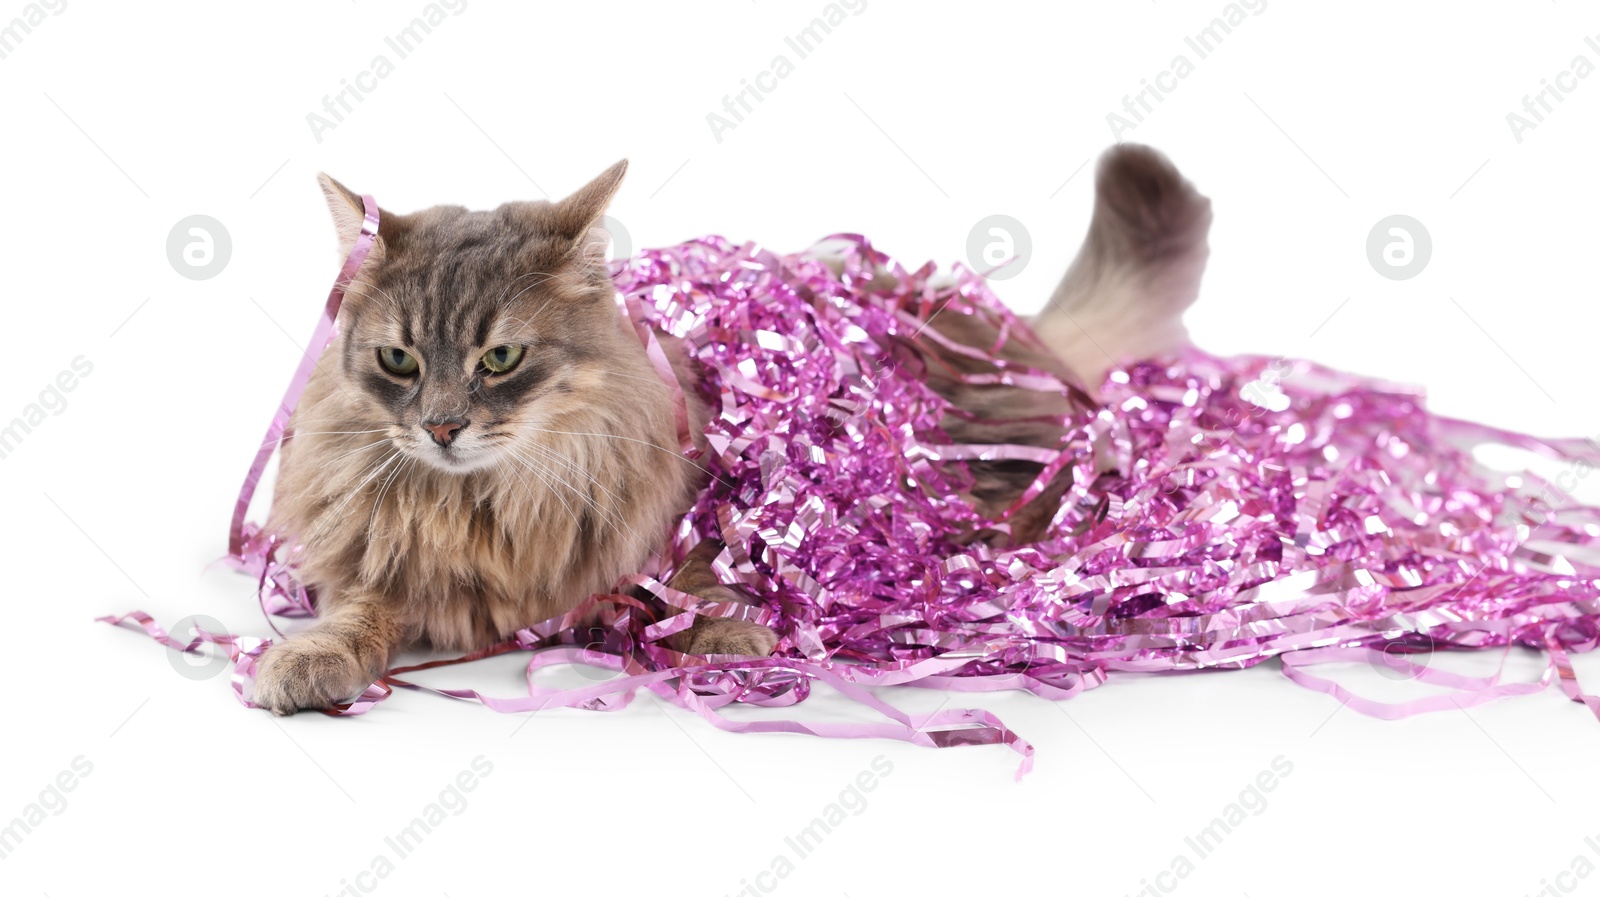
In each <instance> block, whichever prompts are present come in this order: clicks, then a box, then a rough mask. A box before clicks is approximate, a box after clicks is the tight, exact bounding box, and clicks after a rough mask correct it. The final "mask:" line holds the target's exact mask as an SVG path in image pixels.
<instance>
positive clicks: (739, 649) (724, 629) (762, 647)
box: [687, 619, 778, 657]
mask: <svg viewBox="0 0 1600 897" xmlns="http://www.w3.org/2000/svg"><path fill="white" fill-rule="evenodd" d="M777 644H778V634H777V633H776V632H773V631H772V630H771V629H768V628H767V627H765V626H762V625H761V624H760V623H749V622H746V621H744V620H727V619H709V620H703V621H701V622H700V623H697V624H696V625H695V627H694V640H693V641H691V642H690V643H689V650H688V652H687V653H689V654H739V655H743V656H746V657H766V656H767V655H768V654H771V653H772V649H773V648H775V647H777Z"/></svg>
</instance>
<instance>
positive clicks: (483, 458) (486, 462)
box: [409, 441, 495, 474]
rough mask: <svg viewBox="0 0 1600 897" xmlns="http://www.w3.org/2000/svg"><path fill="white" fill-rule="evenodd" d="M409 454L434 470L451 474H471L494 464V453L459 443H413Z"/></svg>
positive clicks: (479, 447)
mask: <svg viewBox="0 0 1600 897" xmlns="http://www.w3.org/2000/svg"><path fill="white" fill-rule="evenodd" d="M409 454H410V455H411V456H412V457H413V458H416V459H417V460H419V461H421V462H422V463H424V464H426V465H428V466H429V467H432V468H433V469H435V470H439V471H443V472H445V473H451V474H465V473H471V472H472V471H474V470H481V469H482V468H485V467H488V466H490V465H492V464H493V463H494V460H495V459H494V452H493V451H491V450H490V449H487V448H484V447H482V446H476V445H463V444H462V443H461V442H460V441H457V442H453V443H451V444H450V445H433V444H430V443H426V442H420V441H419V442H415V443H413V444H412V445H411V449H410V452H409Z"/></svg>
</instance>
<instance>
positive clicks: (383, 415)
mask: <svg viewBox="0 0 1600 897" xmlns="http://www.w3.org/2000/svg"><path fill="white" fill-rule="evenodd" d="M626 170H627V162H626V160H624V161H622V162H618V163H617V164H616V165H613V166H612V167H611V168H609V169H607V170H606V171H605V172H603V173H602V174H600V175H599V176H598V177H596V178H595V179H594V180H593V181H591V182H589V183H588V184H586V185H585V186H584V187H582V188H581V189H579V190H578V191H577V192H575V193H574V194H572V195H571V196H569V197H567V198H566V199H563V200H561V201H560V202H546V201H537V202H512V203H507V204H505V205H502V206H500V207H499V208H497V209H495V210H493V211H481V212H474V211H468V210H467V209H465V208H462V207H460V206H439V207H435V208H431V209H426V210H424V211H421V212H416V213H413V214H409V215H399V214H395V213H392V212H388V211H383V212H382V213H381V215H380V225H379V229H378V234H377V237H376V240H375V242H374V244H373V247H372V250H371V252H370V253H369V255H368V256H367V259H366V260H365V262H363V264H362V265H361V268H360V269H359V270H358V271H357V273H356V275H355V276H354V278H353V279H352V281H351V283H350V285H349V287H348V289H347V293H346V299H345V304H344V306H343V309H342V310H341V312H340V321H341V329H340V334H339V336H338V338H337V339H336V340H335V341H334V342H333V343H331V344H330V345H329V346H328V348H327V350H326V351H325V352H324V353H323V354H322V355H321V357H320V359H319V361H318V364H317V366H316V369H315V371H314V373H313V374H312V377H311V379H310V381H309V383H308V385H307V388H306V391H305V393H304V396H303V397H302V399H301V402H300V404H299V406H298V407H297V408H296V410H295V412H294V416H293V418H292V419H291V422H290V429H289V432H290V434H291V438H289V439H287V440H286V441H285V443H284V445H283V450H282V456H281V461H280V467H279V474H278V478H277V483H276V486H275V489H274V496H273V503H272V510H271V513H270V516H269V518H268V521H267V529H268V530H269V531H271V532H276V533H282V534H288V535H290V536H292V537H293V538H294V541H295V542H296V543H297V544H298V546H299V548H298V549H297V554H296V555H295V558H296V564H297V568H298V574H299V576H300V577H301V579H302V581H303V582H305V583H306V584H307V585H309V586H311V587H313V588H314V589H315V590H316V593H317V595H318V617H317V619H316V621H315V622H314V623H313V624H312V625H310V626H309V627H308V628H307V629H305V630H303V631H301V632H297V633H294V634H292V635H291V636H289V637H288V638H287V639H285V640H283V641H282V642H280V643H278V644H275V645H273V646H272V647H271V648H269V649H268V650H267V651H266V652H265V653H264V654H263V655H262V657H261V661H260V665H259V668H258V670H257V674H256V679H255V685H254V694H253V700H254V702H255V703H256V704H257V705H259V706H262V707H265V708H267V709H268V710H270V711H272V712H273V713H276V714H280V715H282V714H289V713H294V712H296V711H298V710H303V709H320V708H327V707H330V706H332V705H334V704H337V703H339V702H342V701H345V700H348V699H350V698H352V697H353V696H355V695H357V694H359V693H360V692H361V691H362V690H363V689H364V688H365V687H366V686H367V685H369V684H370V683H372V682H373V681H375V680H376V679H378V678H379V676H381V675H382V673H383V672H384V670H385V669H386V668H387V667H388V666H389V664H390V662H391V660H392V659H393V658H394V656H395V655H396V654H397V652H399V651H400V650H401V649H403V648H407V647H413V646H415V647H431V648H434V649H441V650H454V651H469V650H474V649H480V648H485V647H488V646H490V645H493V644H495V643H497V642H501V641H504V640H505V639H507V638H508V637H510V636H511V635H512V634H513V633H515V632H516V631H517V630H519V629H521V628H524V627H526V626H529V625H531V624H534V623H537V622H540V621H543V620H546V619H549V618H552V617H555V616H558V615H560V614H563V613H566V612H567V611H569V610H572V609H573V608H574V607H576V606H578V605H579V603H580V602H581V601H582V600H583V599H584V598H586V597H588V596H589V595H590V594H592V593H596V592H606V591H609V590H610V589H612V588H613V587H614V586H615V585H616V583H617V582H618V581H619V580H620V579H621V578H622V577H624V576H625V575H627V574H631V573H636V572H638V571H639V570H640V569H641V567H643V566H644V565H645V563H646V562H647V561H648V560H649V559H650V557H651V556H652V555H653V554H655V553H656V552H657V551H658V550H659V549H661V548H662V547H663V546H664V545H665V544H666V542H667V538H668V535H669V533H670V531H671V529H672V527H673V526H674V525H675V523H676V522H677V521H678V519H679V518H681V517H682V515H683V514H684V513H685V512H686V511H687V509H688V508H689V507H690V505H691V504H692V503H693V502H694V499H695V496H696V495H697V493H698V491H699V490H700V489H701V488H702V487H703V486H704V485H705V484H706V482H707V478H708V476H709V473H708V472H707V471H706V469H705V468H704V467H702V466H701V465H700V463H698V462H696V461H694V460H692V459H691V458H689V457H686V456H685V455H684V453H682V452H681V451H680V450H679V448H678V430H677V424H678V421H677V417H676V409H675V405H674V401H673V396H674V390H673V387H671V386H669V385H668V384H667V383H666V382H665V381H664V380H663V378H662V377H661V375H660V374H659V373H658V372H657V370H656V368H655V367H654V366H653V364H652V362H651V360H650V358H649V357H648V355H647V354H646V351H645V349H644V348H643V346H642V344H641V342H640V340H639V338H638V336H637V335H636V334H635V333H634V332H633V330H632V326H631V324H629V323H627V321H626V320H625V319H624V318H623V316H622V315H621V314H620V313H619V310H618V308H617V305H616V304H615V302H614V293H615V290H614V287H613V284H612V281H611V279H610V277H609V275H608V274H607V268H606V264H607V263H606V248H607V241H606V235H605V233H604V231H603V230H601V229H600V228H599V227H598V225H599V223H600V219H601V217H602V216H603V215H604V214H605V212H606V209H607V207H608V205H609V203H610V202H611V200H612V198H613V196H614V195H615V194H616V192H617V190H618V188H619V187H620V185H621V183H622V180H623V176H624V174H625V172H626ZM319 183H320V185H321V187H322V191H323V193H324V194H325V196H326V198H327V200H328V205H329V208H330V210H331V212H332V216H333V220H334V225H335V229H336V231H337V234H338V239H339V246H340V252H341V257H342V255H343V254H348V253H349V251H350V249H351V247H352V246H353V245H354V243H355V241H356V239H357V236H358V235H359V233H360V229H361V223H362V218H363V206H362V201H361V198H360V196H359V195H358V194H355V193H353V192H352V191H350V190H349V189H347V188H345V187H344V186H343V185H341V184H340V183H338V182H337V181H335V180H333V179H332V178H330V177H328V176H326V175H321V176H319ZM1209 223H1210V204H1209V202H1208V201H1207V200H1206V199H1205V198H1204V197H1202V196H1201V195H1200V194H1198V193H1197V192H1196V191H1195V190H1194V188H1193V187H1192V186H1191V185H1190V184H1189V183H1188V182H1187V181H1186V180H1184V179H1183V177H1182V176H1181V175H1180V174H1179V173H1178V172H1177V170H1176V169H1175V168H1174V167H1173V166H1172V165H1171V163H1170V162H1168V161H1167V160H1166V159H1165V157H1163V156H1161V155H1160V154H1159V153H1157V152H1155V151H1154V150H1151V149H1149V148H1147V147H1142V146H1137V145H1132V144H1121V145H1118V146H1116V147H1113V148H1112V149H1111V150H1109V151H1108V152H1107V153H1106V154H1105V155H1104V156H1103V157H1102V159H1101V161H1100V164H1099V166H1098V171H1097V180H1096V205H1095V211H1094V214H1093V218H1092V221H1091V224H1090V229H1089V232H1088V235H1087V237H1086V238H1085V241H1084V245H1083V248H1082V250H1081V251H1080V253H1079V255H1078V257H1077V259H1076V260H1075V261H1074V263H1073V264H1072V266H1071V267H1070V268H1069V269H1068V271H1067V273H1066V275H1065V277H1064V278H1063V279H1062V281H1061V284H1060V286H1059V287H1058V288H1057V290H1056V291H1055V294H1054V295H1053V296H1052V300H1051V302H1050V303H1049V304H1048V305H1047V306H1046V308H1045V310H1044V311H1042V312H1041V313H1040V314H1039V315H1038V316H1036V317H1035V318H1034V319H1033V320H1032V324H1033V327H1034V329H1035V331H1036V332H1037V334H1038V335H1039V336H1040V337H1041V338H1042V341H1043V343H1044V346H1045V347H1047V348H1037V347H1033V348H1030V347H1028V346H1027V345H1024V344H1022V343H1021V342H1019V341H1016V340H1010V341H1007V342H1006V348H1005V349H1004V350H1003V353H1002V354H1004V355H1005V356H1006V357H1008V358H1010V359H1011V360H1014V361H1019V362H1021V363H1025V364H1028V365H1031V366H1033V367H1036V368H1039V369H1041V370H1045V371H1049V372H1052V373H1055V374H1057V375H1058V376H1059V377H1061V378H1062V379H1063V381H1065V382H1075V383H1078V384H1085V387H1084V390H1083V391H1081V392H1080V391H1077V390H1073V391H1071V392H1069V393H1068V394H1063V395H1060V396H1052V395H1048V394H1043V393H1040V392H1037V391H1033V390H1021V389H1012V388H1006V387H978V386H973V385H970V384H968V383H966V382H964V381H961V380H960V379H958V378H956V377H953V376H950V375H949V374H944V375H941V376H935V377H934V378H933V380H932V381H931V383H930V385H932V386H933V388H934V389H935V390H936V391H938V392H939V393H940V394H941V395H943V396H944V397H946V398H947V399H949V400H950V401H951V402H952V404H953V405H955V406H956V407H957V408H960V409H964V410H966V411H970V412H974V414H972V415H970V416H967V415H962V416H957V415H950V416H947V417H948V420H947V422H946V423H945V424H943V426H944V428H945V429H946V430H947V432H949V434H950V436H951V438H952V439H953V440H955V441H957V442H984V443H1001V442H1009V443H1020V444H1028V445H1038V446H1054V445H1056V444H1057V443H1058V441H1059V438H1060V436H1061V431H1060V428H1059V426H1053V425H1051V424H1050V423H1049V422H1048V418H1049V417H1051V416H1054V417H1057V418H1059V417H1061V416H1062V415H1063V414H1064V413H1066V412H1068V411H1071V410H1072V409H1073V408H1082V407H1084V405H1085V404H1086V403H1091V402H1092V392H1093V389H1092V384H1097V383H1100V382H1102V380H1103V378H1104V375H1105V374H1106V372H1107V371H1108V370H1109V369H1110V368H1111V367H1112V366H1114V365H1116V364H1119V363H1121V362H1124V361H1127V360H1132V359H1139V358H1146V357H1152V356H1154V355H1156V354H1158V353H1161V352H1165V351H1169V350H1171V349H1174V348H1177V347H1179V346H1181V345H1183V344H1184V343H1185V342H1186V340H1187V337H1186V335H1185V333H1184V331H1183V328H1182V324H1181V320H1180V319H1181V315H1182V313H1183V311H1184V309H1185V308H1187V307H1188V305H1189V304H1190V303H1192V302H1193V301H1194V298H1195V295H1196V292H1197V289H1198V282H1199V277H1200V273H1201V271H1202V270H1203V268H1204V264H1205V256H1206V246H1205V238H1206V232H1207V229H1208V228H1209ZM822 260H823V261H825V262H827V261H830V259H828V258H827V257H826V255H825V253H824V254H823V255H822ZM929 326H930V327H931V328H932V329H933V330H935V331H938V332H939V333H940V334H942V335H943V336H945V337H946V338H948V339H949V340H952V341H954V342H956V343H959V344H961V345H966V346H976V347H984V348H989V347H991V346H993V344H994V343H995V337H996V335H997V334H996V332H995V331H994V329H993V328H992V326H991V325H989V324H987V323H985V322H983V321H981V320H979V319H978V318H977V317H976V316H971V315H962V314H950V315H944V316H940V315H937V314H935V315H934V316H933V317H932V318H931V319H930V322H929ZM657 338H658V340H659V341H660V344H661V345H662V348H663V349H664V350H665V353H666V355H667V358H668V360H669V361H670V363H671V365H672V368H673V371H674V373H675V374H676V375H677V378H678V381H679V383H681V384H682V385H683V390H682V391H683V395H684V397H685V399H686V403H687V412H688V418H689V420H688V423H689V432H690V435H691V437H692V438H693V439H694V444H695V447H696V448H698V449H700V450H701V451H702V453H704V451H705V449H706V448H707V446H706V442H705V437H704V435H703V434H702V430H703V428H704V426H705V423H706V420H707V416H708V414H709V413H710V412H709V410H708V406H707V405H706V402H705V400H704V398H703V396H702V394H701V391H700V390H699V389H698V388H697V384H699V383H700V382H701V381H702V376H703V375H702V372H701V371H699V370H698V369H697V367H696V365H695V364H693V363H691V361H690V360H689V359H688V357H687V354H686V353H685V352H684V350H683V347H682V345H681V344H680V343H679V342H678V341H677V340H676V339H674V338H673V337H671V336H670V335H668V334H665V333H658V334H657ZM918 349H919V351H925V352H929V353H931V354H935V355H939V356H940V357H941V358H942V359H943V360H944V361H945V363H946V364H945V365H943V366H940V367H941V368H942V369H945V370H948V371H954V372H960V371H963V370H966V369H968V368H969V367H970V366H971V365H972V364H975V363H977V362H975V360H974V359H971V358H968V357H967V356H965V355H962V354H961V353H959V352H957V351H954V350H952V349H950V348H948V347H945V346H942V345H939V344H937V343H936V342H935V341H931V340H929V341H924V342H919V343H918ZM932 369H933V368H932V366H930V370H932ZM1041 421H1043V422H1041ZM969 467H971V468H972V472H973V474H974V476H975V486H974V488H973V495H972V497H973V499H974V501H975V502H976V504H977V505H978V507H980V508H981V509H984V510H985V511H986V512H994V513H997V512H998V511H999V510H1001V509H1003V508H1005V507H1007V506H1009V505H1010V504H1011V503H1012V502H1013V501H1015V500H1016V499H1017V498H1018V497H1019V495H1020V494H1021V493H1022V490H1023V489H1024V488H1026V486H1027V485H1028V484H1029V483H1031V482H1033V480H1034V479H1035V478H1036V477H1037V475H1038V472H1039V470H1040V466H1039V465H1037V464H1029V463H1024V462H1001V461H995V462H984V461H973V462H969ZM1058 480H1059V482H1056V483H1052V485H1051V488H1049V489H1047V490H1045V492H1044V493H1043V494H1042V495H1040V496H1038V497H1037V498H1036V499H1035V500H1033V501H1032V502H1030V504H1029V505H1028V506H1027V507H1026V508H1025V509H1024V512H1023V513H1021V514H1019V515H1018V516H1017V518H1016V519H1015V520H1014V523H1013V526H1012V527H1011V528H1010V529H1009V530H1008V531H1007V532H1004V533H1001V532H998V531H996V532H984V533H974V534H973V538H974V539H989V540H995V539H1003V540H1009V541H1011V542H1013V543H1015V542H1019V541H1026V540H1027V539H1029V538H1036V537H1037V535H1038V533H1039V532H1041V530H1042V527H1044V526H1045V525H1046V524H1047V523H1048V521H1049V519H1050V517H1051V515H1052V513H1053V511H1054V502H1056V501H1058V500H1059V498H1060V495H1061V493H1062V491H1063V490H1064V489H1065V487H1066V486H1067V485H1069V483H1068V482H1067V481H1066V480H1065V479H1064V478H1059V477H1058ZM719 550H720V546H719V545H717V543H715V542H711V541H707V542H703V543H701V545H700V546H699V547H698V548H697V549H696V550H695V551H694V552H693V553H691V554H690V556H689V557H688V558H686V559H685V561H684V562H683V563H682V564H681V565H680V566H679V568H678V570H677V572H676V574H675V576H674V577H673V578H672V580H671V581H670V582H669V585H671V586H672V587H673V588H676V589H679V590H680V591H683V592H687V593H689V594H691V595H694V596H696V597H699V598H705V599H711V600H719V601H739V602H748V601H750V600H751V599H750V598H749V596H747V595H745V594H744V593H743V592H741V591H739V590H738V589H736V588H733V587H730V586H728V585H725V584H723V583H722V582H720V581H719V580H718V578H717V576H716V574H715V572H714V571H713V569H712V566H711V561H712V560H713V559H714V558H715V556H716V554H717V553H718V551H719ZM663 610H664V612H671V610H672V609H670V608H666V609H663ZM777 642H778V636H777V634H776V633H775V632H773V631H772V630H770V629H768V628H766V627H764V626H761V625H758V624H755V623H751V622H746V621H742V620H737V619H718V618H697V619H696V621H695V622H694V623H693V624H692V625H691V626H689V627H687V628H686V629H684V630H683V631H681V632H679V633H677V634H675V635H674V636H672V637H671V638H670V640H669V642H668V644H669V645H670V646H671V647H673V648H674V649H676V650H679V651H683V652H686V653H690V654H733V655H745V656H763V655H766V654H768V653H770V652H771V651H772V650H773V648H774V647H775V646H776V644H777Z"/></svg>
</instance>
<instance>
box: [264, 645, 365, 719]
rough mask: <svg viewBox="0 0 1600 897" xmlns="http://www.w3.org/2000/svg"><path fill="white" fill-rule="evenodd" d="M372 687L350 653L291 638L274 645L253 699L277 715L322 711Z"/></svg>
mask: <svg viewBox="0 0 1600 897" xmlns="http://www.w3.org/2000/svg"><path fill="white" fill-rule="evenodd" d="M370 684H372V683H371V682H370V681H369V679H368V676H367V674H366V671H364V670H363V669H362V668H361V665H360V664H359V663H357V662H356V659H355V658H354V657H352V656H351V655H350V654H349V653H348V652H345V651H340V650H337V649H334V648H330V647H328V646H327V645H324V644H317V643H315V642H307V641H297V640H296V639H290V640H288V641H286V642H283V643H282V644H278V645H273V646H272V647H271V648H268V649H267V651H266V653H265V654H263V655H262V656H261V664H260V666H259V667H257V668H256V681H255V693H254V695H253V696H252V700H253V701H254V702H255V703H256V704H257V705H258V706H261V707H265V708H266V709H268V710H271V711H272V712H273V713H274V714H276V715H277V716H288V715H289V714H291V713H294V712H295V711H297V710H321V709H324V708H327V707H332V706H333V705H335V704H338V703H340V702H343V701H346V700H349V699H351V698H354V697H355V696H356V695H358V694H360V693H361V691H362V690H363V689H365V688H366V687H367V686H368V685H370Z"/></svg>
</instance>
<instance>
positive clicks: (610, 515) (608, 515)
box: [511, 443, 654, 548]
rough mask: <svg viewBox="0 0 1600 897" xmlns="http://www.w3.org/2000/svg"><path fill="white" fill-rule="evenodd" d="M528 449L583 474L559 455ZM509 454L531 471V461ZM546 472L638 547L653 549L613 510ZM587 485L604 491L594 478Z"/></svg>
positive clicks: (559, 477) (562, 479)
mask: <svg viewBox="0 0 1600 897" xmlns="http://www.w3.org/2000/svg"><path fill="white" fill-rule="evenodd" d="M529 447H531V448H536V449H539V450H540V451H541V452H543V453H544V455H545V457H549V458H553V459H554V460H556V461H560V462H563V463H566V464H567V465H568V468H569V469H571V470H572V471H574V472H575V473H578V474H584V473H585V472H584V471H582V470H580V469H579V468H578V467H577V465H576V464H573V463H572V462H571V461H570V460H568V459H566V458H562V457H561V456H559V455H557V454H555V453H553V452H549V451H548V450H545V449H544V447H543V446H539V445H537V444H532V443H530V444H529ZM511 454H513V455H514V456H515V457H517V458H518V459H519V460H521V461H522V462H523V463H524V464H527V465H529V466H530V469H532V462H533V459H530V458H527V457H526V456H523V455H520V454H517V453H515V452H512V453H511ZM548 472H549V474H550V475H551V476H552V477H554V478H555V479H556V480H558V481H559V482H560V483H561V484H562V485H563V486H566V487H567V488H568V489H569V490H571V491H572V493H573V494H574V495H576V496H577V497H578V498H580V499H582V500H583V501H585V502H586V503H587V504H588V505H589V507H590V508H593V509H594V511H595V512H596V513H597V514H599V515H600V516H601V518H602V520H606V519H609V521H610V522H613V523H615V524H617V525H618V526H619V527H620V528H621V529H622V530H623V531H624V532H625V533H626V534H627V535H628V536H629V537H630V538H633V539H635V540H637V541H638V542H639V544H640V545H642V546H645V547H647V548H653V547H654V546H649V545H646V543H645V542H644V540H643V539H641V538H640V537H639V534H638V532H636V531H635V530H634V529H633V527H631V526H629V525H628V522H627V521H626V520H624V519H623V518H622V517H621V515H619V514H618V513H617V512H616V511H615V510H613V509H609V508H605V507H602V506H601V505H600V503H599V502H597V501H595V499H594V496H592V495H589V494H586V493H584V492H580V491H579V490H578V489H577V487H575V486H573V485H572V484H571V483H569V482H567V480H566V478H564V477H562V476H561V475H560V474H558V473H556V472H555V471H554V470H550V471H548ZM589 483H590V484H591V485H597V486H600V488H601V489H603V490H604V489H605V487H604V486H603V485H601V484H600V483H599V481H598V480H596V479H595V478H594V477H590V478H589ZM605 491H606V493H607V494H608V495H611V496H612V498H613V499H615V498H616V496H615V494H614V493H612V492H611V491H610V490H605ZM557 494H559V493H557ZM574 522H578V521H576V519H575V520H574Z"/></svg>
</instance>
